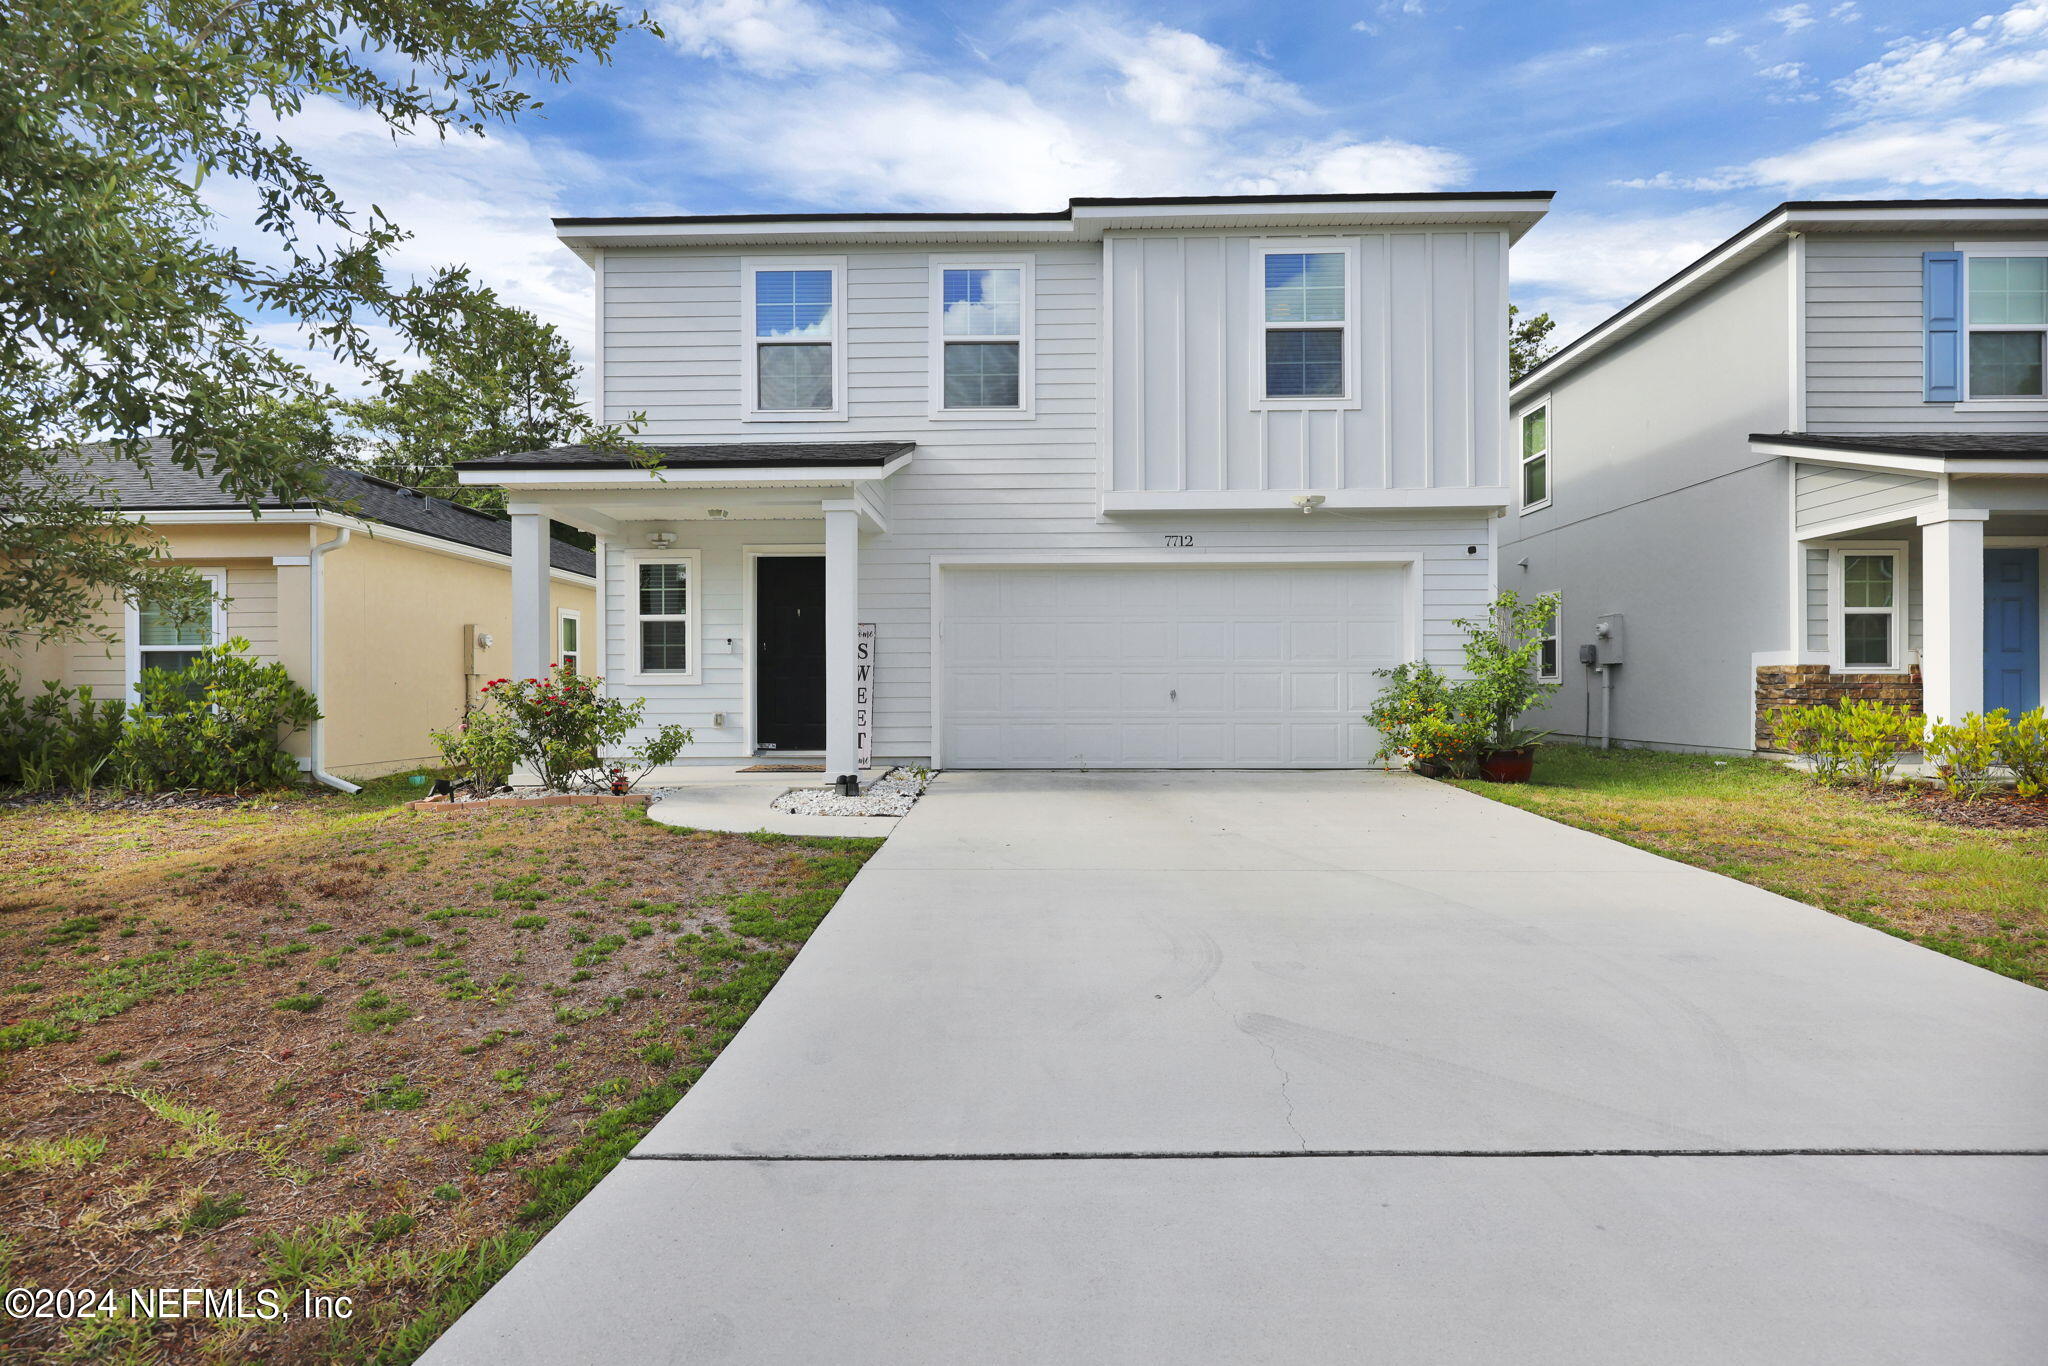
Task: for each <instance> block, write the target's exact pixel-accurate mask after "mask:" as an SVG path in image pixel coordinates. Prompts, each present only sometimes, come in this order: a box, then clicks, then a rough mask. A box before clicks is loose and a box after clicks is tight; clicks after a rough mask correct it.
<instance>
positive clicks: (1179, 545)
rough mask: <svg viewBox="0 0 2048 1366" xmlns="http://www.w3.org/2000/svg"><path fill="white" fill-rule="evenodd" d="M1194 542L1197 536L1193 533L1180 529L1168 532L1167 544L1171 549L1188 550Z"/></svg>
mask: <svg viewBox="0 0 2048 1366" xmlns="http://www.w3.org/2000/svg"><path fill="white" fill-rule="evenodd" d="M1194 543H1195V538H1194V537H1193V536H1192V535H1189V534H1184V533H1182V532H1178V531H1169V532H1167V533H1166V546H1167V549H1169V550H1186V549H1187V548H1188V547H1189V546H1191V545H1193V544H1194Z"/></svg>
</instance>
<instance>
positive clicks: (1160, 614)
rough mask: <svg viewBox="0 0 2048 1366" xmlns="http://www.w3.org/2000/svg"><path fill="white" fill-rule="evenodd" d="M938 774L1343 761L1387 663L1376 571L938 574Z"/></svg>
mask: <svg viewBox="0 0 2048 1366" xmlns="http://www.w3.org/2000/svg"><path fill="white" fill-rule="evenodd" d="M941 572H942V575H943V578H942V584H941V588H942V600H941V603H940V611H941V626H940V639H939V650H940V664H939V668H940V673H941V677H940V680H939V682H940V688H941V694H940V698H939V711H940V725H941V730H942V735H941V744H942V753H941V756H940V757H941V760H942V762H943V763H944V764H945V765H946V767H948V768H1084V767H1085V768H1343V767H1350V766H1354V765H1360V764H1367V763H1370V762H1372V757H1373V751H1374V750H1375V749H1377V748H1378V747H1379V737H1378V736H1377V735H1376V734H1375V733H1374V732H1373V730H1372V729H1371V728H1370V727H1368V726H1367V725H1366V724H1365V722H1364V721H1363V720H1362V719H1361V716H1362V713H1363V712H1364V711H1365V709H1366V707H1367V706H1369V705H1370V704H1371V701H1372V698H1373V696H1374V695H1375V694H1376V693H1377V692H1378V691H1379V688H1380V680H1378V679H1375V678H1374V677H1373V676H1372V671H1373V670H1374V669H1384V668H1390V667H1392V666H1393V665H1395V664H1397V663H1399V662H1400V660H1401V658H1402V654H1403V641H1404V629H1403V622H1402V613H1403V604H1404V600H1405V598H1406V591H1405V590H1406V582H1407V575H1406V570H1405V568H1404V567H1402V566H1390V565H1203V566H1183V565H1159V566H1152V565H1142V566H1141V565H1090V566H1058V567H1053V566H1045V567H1036V566H1034V567H1030V568H1025V567H1020V566H1001V567H997V566H988V567H982V566H975V567H971V568H970V567H950V568H947V569H944V570H943V571H941Z"/></svg>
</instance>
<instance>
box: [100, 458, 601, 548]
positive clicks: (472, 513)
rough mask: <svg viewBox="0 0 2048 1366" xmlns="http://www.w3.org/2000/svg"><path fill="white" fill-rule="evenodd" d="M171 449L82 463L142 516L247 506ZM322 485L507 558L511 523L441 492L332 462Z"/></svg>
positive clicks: (348, 503)
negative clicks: (147, 459) (185, 465)
mask: <svg viewBox="0 0 2048 1366" xmlns="http://www.w3.org/2000/svg"><path fill="white" fill-rule="evenodd" d="M169 449H170V443H169V442H167V441H162V440H158V441H152V442H150V451H149V454H150V456H151V458H152V463H151V464H150V465H149V467H148V468H146V469H145V468H142V467H140V466H137V465H136V464H134V463H133V462H131V461H128V460H123V459H119V458H109V459H104V460H92V459H90V457H88V461H87V463H88V466H89V468H90V469H91V472H92V473H93V474H94V475H96V476H98V477H99V478H100V479H102V480H103V481H104V482H105V484H106V486H107V488H108V490H109V492H110V493H111V494H112V498H113V502H114V503H115V504H116V505H117V506H119V507H120V508H121V509H122V510H123V511H124V512H133V513H136V514H139V515H141V516H143V517H145V518H146V517H147V516H148V514H150V513H152V512H173V511H177V512H186V511H209V510H213V511H221V512H235V511H245V510H246V509H247V508H248V506H249V505H248V504H247V503H244V502H238V501H236V500H235V499H234V498H231V497H229V496H228V494H227V491H226V490H224V489H223V488H221V486H220V481H219V480H218V479H216V478H214V477H213V476H212V475H209V474H194V473H193V472H192V471H190V470H187V469H181V468H179V467H178V466H176V465H173V464H171V463H170V460H169V459H168V452H169ZM159 456H161V457H163V458H162V459H161V460H160V461H159V460H158V459H157V457H159ZM327 490H328V493H329V495H330V496H331V497H332V498H333V499H334V501H335V502H336V503H339V504H342V505H344V506H343V510H345V511H348V512H350V513H353V514H354V515H356V516H360V517H362V518H364V519H365V520H367V521H372V522H382V523H383V524H384V525H386V526H394V527H399V528H402V529H403V530H406V531H416V532H418V533H420V534H421V535H423V536H434V537H438V538H439V539H441V540H444V541H453V542H454V543H455V544H457V545H466V546H470V547H473V548H474V549H477V550H488V551H491V552H492V553H494V554H498V555H503V556H505V557H506V558H508V559H509V558H510V557H511V554H512V526H511V524H510V523H509V522H507V521H505V519H504V518H502V517H494V516H492V515H491V514H490V513H488V512H479V511H478V510H476V509H475V508H466V507H463V506H461V505H460V504H457V503H451V502H449V501H448V500H447V499H445V498H433V497H429V496H428V495H426V494H424V493H416V492H414V491H413V490H411V489H408V488H404V487H402V486H400V485H398V484H394V483H392V482H391V481H390V480H388V479H379V478H376V477H375V476H374V475H368V474H363V473H362V472H360V471H358V470H350V469H342V468H340V467H338V466H330V467H329V468H328V470H327ZM257 506H258V507H259V508H285V507H294V506H303V505H302V504H292V503H288V502H286V501H284V500H283V499H279V498H274V497H266V498H263V499H260V500H259V501H258V502H257ZM551 559H552V562H553V564H554V567H555V568H557V569H560V570H563V571H565V572H567V573H571V574H583V575H590V576H594V575H595V574H596V573H597V558H596V556H594V555H592V554H591V553H590V552H589V551H588V550H584V549H581V548H579V547H577V546H573V545H570V544H568V543H567V542H565V541H556V542H555V543H554V545H553V547H552V554H551Z"/></svg>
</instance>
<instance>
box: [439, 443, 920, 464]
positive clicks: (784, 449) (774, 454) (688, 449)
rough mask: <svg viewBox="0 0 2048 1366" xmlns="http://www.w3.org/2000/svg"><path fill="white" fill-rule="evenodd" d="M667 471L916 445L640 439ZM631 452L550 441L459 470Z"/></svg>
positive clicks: (846, 457) (594, 459)
mask: <svg viewBox="0 0 2048 1366" xmlns="http://www.w3.org/2000/svg"><path fill="white" fill-rule="evenodd" d="M640 449H641V450H643V451H651V452H653V453H654V455H655V456H656V457H658V458H659V460H660V462H661V467H662V468H663V469H670V470H723V469H735V470H743V469H761V468H764V467H771V466H776V465H886V464H888V463H889V462H890V461H891V460H894V459H895V458H896V457H897V456H899V455H907V454H909V453H910V452H911V451H913V450H915V449H917V443H916V442H913V441H749V442H727V443H725V444H723V445H715V446H655V445H648V444H642V445H641V447H640ZM637 460H638V458H637V457H636V455H635V454H634V453H631V452H627V451H622V450H619V449H617V448H615V447H605V446H550V447H549V448H548V449H546V450H544V451H522V452H520V453H518V454H516V455H487V456H485V457H484V458H483V459H481V460H465V461H463V462H462V463H461V464H459V465H457V466H456V468H457V469H464V470H565V469H579V468H610V469H630V468H632V467H633V466H634V465H635V464H636V463H637Z"/></svg>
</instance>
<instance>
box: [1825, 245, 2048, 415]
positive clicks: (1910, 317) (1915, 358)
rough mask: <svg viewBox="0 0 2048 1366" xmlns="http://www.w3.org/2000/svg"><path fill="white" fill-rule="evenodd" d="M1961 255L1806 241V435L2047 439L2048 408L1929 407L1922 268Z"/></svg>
mask: <svg viewBox="0 0 2048 1366" xmlns="http://www.w3.org/2000/svg"><path fill="white" fill-rule="evenodd" d="M1956 246H1957V243H1956V242H1955V240H1953V239H1949V238H1922V237H1913V238H1897V237H1892V238H1880V237H1862V236H1855V235H1850V234H1840V235H1834V234H1825V233H1815V234H1812V235H1810V236H1808V237H1807V239H1806V426H1807V430H1809V431H1814V432H1839V433H1846V432H1883V431H1893V432H1906V431H1944V430H1946V431H1957V430H1965V431H1967V430H1971V429H1980V430H1986V431H2040V430H2048V407H2042V408H2032V409H2026V408H2018V409H2013V408H2007V409H1977V410H1972V409H1970V408H1969V407H1968V406H1967V405H1966V406H1963V407H1960V408H1959V407H1958V406H1957V405H1956V404H1953V403H1928V402H1926V401H1925V399H1924V393H1925V389H1924V382H1925V378H1924V377H1925V368H1924V367H1925V355H1924V351H1925V346H1926V342H1925V337H1924V320H1923V316H1922V307H1923V303H1922V298H1921V289H1922V285H1921V259H1920V258H1921V254H1922V253H1923V252H1929V251H1953V250H1955V249H1956Z"/></svg>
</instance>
